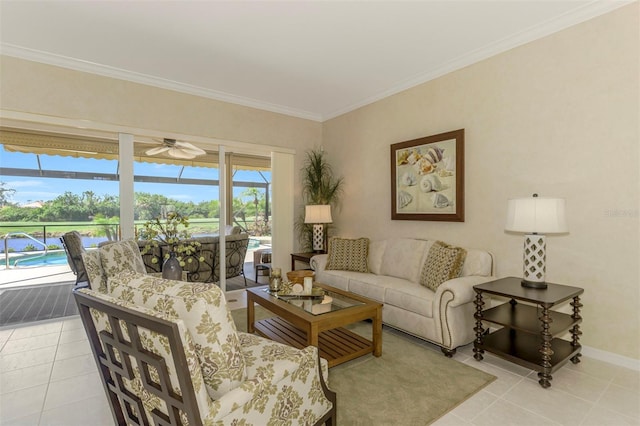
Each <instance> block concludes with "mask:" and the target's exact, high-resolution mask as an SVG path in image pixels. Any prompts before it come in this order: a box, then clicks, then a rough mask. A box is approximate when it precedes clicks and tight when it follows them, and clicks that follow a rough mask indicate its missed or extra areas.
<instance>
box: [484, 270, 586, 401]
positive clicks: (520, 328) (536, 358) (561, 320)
mask: <svg viewBox="0 0 640 426" xmlns="http://www.w3.org/2000/svg"><path fill="white" fill-rule="evenodd" d="M520 281H521V280H520V279H519V278H515V277H509V278H502V279H499V280H496V281H492V282H488V283H484V284H479V285H476V286H474V287H473V289H474V291H475V292H476V299H475V305H476V313H475V315H474V318H475V319H476V327H475V328H474V331H475V332H476V340H475V341H474V344H473V352H474V358H475V359H476V360H477V361H481V360H482V359H483V353H484V352H485V351H487V352H491V353H493V354H495V355H497V356H499V357H501V358H504V359H506V360H508V361H511V362H514V363H516V364H519V365H522V366H523V367H526V368H530V369H532V370H535V371H538V377H539V378H540V380H539V381H538V382H539V383H540V386H542V387H543V388H548V387H549V386H551V379H552V377H551V373H553V372H554V371H556V370H557V369H558V368H560V367H561V366H562V365H564V364H565V363H566V362H567V361H569V360H571V362H573V363H574V364H576V363H578V362H580V356H581V354H580V350H581V349H582V346H581V345H580V343H579V339H580V335H581V334H582V332H581V331H580V323H581V322H582V317H581V316H580V308H581V307H582V304H581V303H580V297H579V296H580V295H581V294H582V293H583V292H584V290H583V289H581V288H578V287H570V286H565V285H559V284H551V283H547V288H546V289H532V288H526V287H523V286H522V285H521V284H520ZM485 293H486V294H491V295H496V296H501V297H507V298H510V301H509V302H508V303H504V304H502V305H499V306H496V307H493V308H489V309H483V306H484V305H485V302H484V300H483V294H485ZM569 299H573V300H572V302H571V303H570V304H571V306H572V307H573V314H571V315H569V314H565V313H562V312H557V311H552V310H551V309H550V308H551V307H553V306H555V305H557V304H559V303H562V302H565V301H567V300H569ZM520 302H526V303H530V304H526V303H520ZM531 304H533V305H531ZM484 322H487V323H491V324H495V325H498V326H502V328H500V329H499V330H497V331H494V332H493V333H490V334H486V333H485V328H484V325H483V323H484ZM567 331H569V332H570V333H571V341H567V340H564V339H561V338H559V337H558V336H560V335H562V334H564V333H566V332H567Z"/></svg>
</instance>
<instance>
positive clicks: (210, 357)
mask: <svg viewBox="0 0 640 426" xmlns="http://www.w3.org/2000/svg"><path fill="white" fill-rule="evenodd" d="M74 296H75V298H76V302H77V303H78V307H79V310H80V315H81V317H82V321H83V324H84V327H85V330H86V331H87V334H88V336H89V339H90V342H91V346H92V350H93V354H94V357H95V360H96V363H97V365H98V367H99V369H100V373H101V377H102V381H103V385H104V388H105V392H106V394H107V397H108V399H109V402H110V405H111V409H112V412H113V416H114V419H115V421H116V422H117V423H118V424H139V425H142V424H145V425H146V424H167V425H169V424H171V425H174V424H175V425H178V424H182V425H187V424H188V425H227V424H231V425H298V424H301V425H312V424H322V423H325V424H328V425H333V424H335V416H336V395H335V393H334V392H332V391H330V390H329V389H328V387H327V385H326V381H327V378H328V367H327V363H326V361H325V360H322V359H320V358H319V355H318V350H317V348H315V347H312V346H310V347H307V348H305V349H303V350H298V349H295V348H292V347H290V346H287V345H282V344H280V343H276V342H272V341H270V340H268V339H264V338H262V337H259V336H255V335H252V334H247V333H242V332H238V331H237V330H236V327H235V324H234V322H233V320H232V318H231V313H230V311H229V310H228V308H227V305H226V301H225V298H224V293H223V292H222V291H221V290H220V288H218V287H217V286H215V285H211V284H205V283H185V282H181V281H170V280H164V279H162V278H159V277H154V276H150V275H147V274H143V273H140V272H136V271H133V270H125V271H122V272H118V273H116V274H115V275H109V274H107V282H106V293H101V292H100V291H96V290H91V289H77V290H76V291H75V292H74Z"/></svg>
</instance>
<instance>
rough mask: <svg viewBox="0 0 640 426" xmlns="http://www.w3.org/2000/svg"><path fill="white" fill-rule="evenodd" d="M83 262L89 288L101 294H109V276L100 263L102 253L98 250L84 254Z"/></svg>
mask: <svg viewBox="0 0 640 426" xmlns="http://www.w3.org/2000/svg"><path fill="white" fill-rule="evenodd" d="M82 262H83V263H84V268H85V270H86V271H87V279H88V281H89V287H90V288H91V289H92V290H95V291H99V292H100V293H106V292H107V276H106V274H105V273H104V269H102V262H101V261H100V252H99V251H98V250H90V251H85V252H84V253H82Z"/></svg>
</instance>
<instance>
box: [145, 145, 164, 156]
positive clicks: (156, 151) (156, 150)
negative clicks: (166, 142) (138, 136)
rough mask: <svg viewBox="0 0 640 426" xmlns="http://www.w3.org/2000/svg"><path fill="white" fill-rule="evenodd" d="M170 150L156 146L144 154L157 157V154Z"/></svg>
mask: <svg viewBox="0 0 640 426" xmlns="http://www.w3.org/2000/svg"><path fill="white" fill-rule="evenodd" d="M169 149H170V148H169V147H168V146H158V147H155V148H151V149H148V150H146V151H145V152H144V153H145V154H147V155H158V154H162V153H163V152H165V151H168V150H169Z"/></svg>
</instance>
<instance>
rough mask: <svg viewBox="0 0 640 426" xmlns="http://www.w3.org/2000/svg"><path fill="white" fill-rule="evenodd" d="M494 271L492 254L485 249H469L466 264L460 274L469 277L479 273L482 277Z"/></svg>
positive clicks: (488, 275)
mask: <svg viewBox="0 0 640 426" xmlns="http://www.w3.org/2000/svg"><path fill="white" fill-rule="evenodd" d="M492 271H493V258H492V257H491V254H489V253H488V252H486V251H483V250H477V249H470V250H467V258H466V259H465V260H464V266H463V267H462V273H461V274H460V276H462V277H468V276H470V275H478V276H481V277H490V276H491V274H492Z"/></svg>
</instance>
